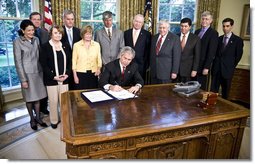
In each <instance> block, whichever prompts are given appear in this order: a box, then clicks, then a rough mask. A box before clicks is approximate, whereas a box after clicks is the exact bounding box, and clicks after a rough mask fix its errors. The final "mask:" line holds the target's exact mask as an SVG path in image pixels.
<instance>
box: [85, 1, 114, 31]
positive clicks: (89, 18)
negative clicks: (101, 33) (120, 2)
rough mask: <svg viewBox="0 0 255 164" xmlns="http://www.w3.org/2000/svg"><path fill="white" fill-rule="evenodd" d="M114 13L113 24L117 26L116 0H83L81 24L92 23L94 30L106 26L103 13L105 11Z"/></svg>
mask: <svg viewBox="0 0 255 164" xmlns="http://www.w3.org/2000/svg"><path fill="white" fill-rule="evenodd" d="M107 10H108V11H111V12H112V13H113V16H114V17H113V26H114V27H116V26H117V21H116V20H117V18H116V16H117V14H116V11H117V2H116V0H81V25H82V26H85V25H89V24H90V25H92V27H93V28H94V31H97V30H99V29H101V28H103V27H104V24H103V21H102V14H103V12H104V11H107Z"/></svg>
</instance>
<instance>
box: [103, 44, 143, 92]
mask: <svg viewBox="0 0 255 164" xmlns="http://www.w3.org/2000/svg"><path fill="white" fill-rule="evenodd" d="M119 57H120V58H119V59H116V60H114V61H112V62H110V63H108V64H106V65H105V69H104V71H103V73H102V75H101V77H100V79H99V87H100V88H104V89H105V90H111V91H121V90H122V89H123V88H122V87H123V86H131V87H130V88H129V89H128V91H129V92H131V93H136V92H138V91H139V89H140V88H142V86H143V85H144V81H143V78H142V77H141V75H140V74H139V72H138V65H137V64H136V63H134V62H132V60H133V59H134V58H135V51H134V50H133V49H132V48H131V47H129V46H126V47H123V48H122V49H121V50H120V53H119Z"/></svg>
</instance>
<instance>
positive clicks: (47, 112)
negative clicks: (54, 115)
mask: <svg viewBox="0 0 255 164" xmlns="http://www.w3.org/2000/svg"><path fill="white" fill-rule="evenodd" d="M40 111H41V112H42V113H43V114H46V115H49V114H50V112H49V111H48V110H47V109H41V110H40Z"/></svg>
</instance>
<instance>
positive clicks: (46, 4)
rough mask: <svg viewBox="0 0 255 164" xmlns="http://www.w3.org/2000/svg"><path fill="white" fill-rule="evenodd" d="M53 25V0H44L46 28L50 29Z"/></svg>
mask: <svg viewBox="0 0 255 164" xmlns="http://www.w3.org/2000/svg"><path fill="white" fill-rule="evenodd" d="M51 26H52V11H51V0H45V1H44V28H45V29H46V30H48V31H49V29H50V28H51Z"/></svg>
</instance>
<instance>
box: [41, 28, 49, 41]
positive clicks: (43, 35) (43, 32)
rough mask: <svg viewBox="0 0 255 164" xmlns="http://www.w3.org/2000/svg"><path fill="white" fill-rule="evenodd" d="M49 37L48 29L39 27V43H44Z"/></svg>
mask: <svg viewBox="0 0 255 164" xmlns="http://www.w3.org/2000/svg"><path fill="white" fill-rule="evenodd" d="M49 39H50V37H49V33H48V31H46V30H44V29H43V28H40V38H39V40H40V44H41V45H42V44H44V43H46V42H48V41H49Z"/></svg>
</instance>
